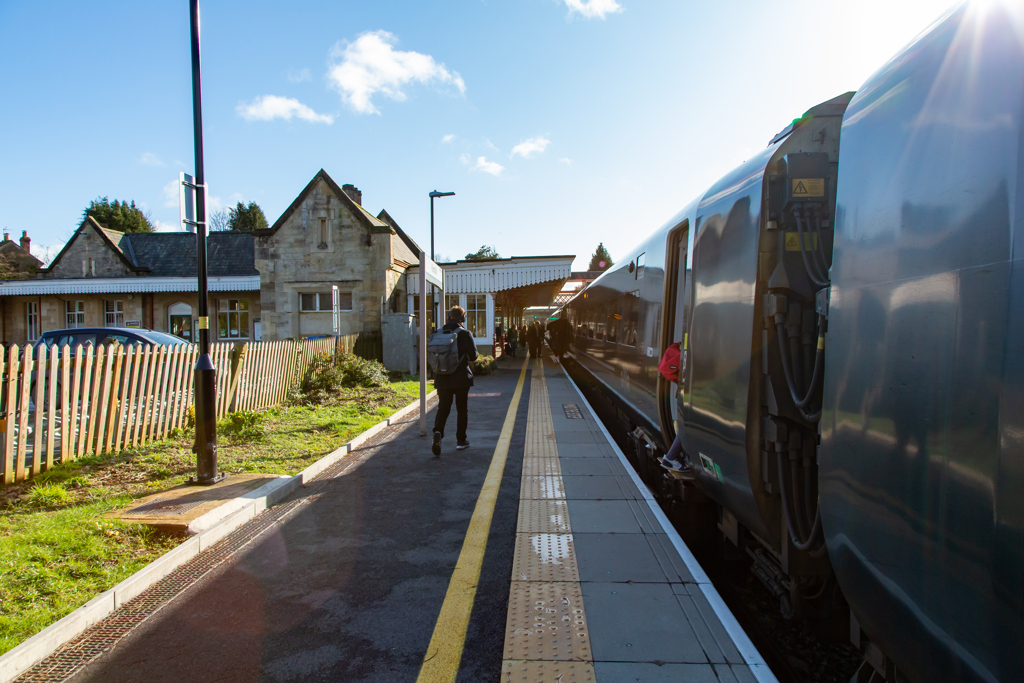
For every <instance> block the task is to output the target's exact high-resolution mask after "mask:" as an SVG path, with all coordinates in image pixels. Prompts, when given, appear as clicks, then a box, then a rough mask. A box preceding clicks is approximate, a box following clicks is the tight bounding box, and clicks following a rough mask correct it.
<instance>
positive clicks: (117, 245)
mask: <svg viewBox="0 0 1024 683" xmlns="http://www.w3.org/2000/svg"><path fill="white" fill-rule="evenodd" d="M86 227H89V228H91V229H92V230H94V231H95V232H96V234H97V235H99V236H100V239H102V240H103V241H104V243H106V245H107V246H108V247H110V249H111V250H112V251H113V252H114V253H115V254H117V256H118V257H119V258H120V259H121V262H122V263H124V265H125V266H127V267H128V270H131V271H134V272H136V273H148V272H149V268H147V267H145V266H140V265H139V264H137V263H136V262H135V261H134V259H133V258H132V257H131V256H129V254H126V253H125V252H124V250H123V249H122V248H121V241H122V240H123V239H124V237H125V233H123V232H121V231H119V230H110V229H109V228H104V227H103V226H102V225H100V224H99V223H97V222H96V219H95V218H93V217H92V216H86V217H85V220H84V221H82V224H81V225H79V226H78V230H75V234H74V235H72V236H71V239H69V240H68V241H67V243H66V244H65V245H64V248H63V249H61V250H60V253H58V254H57V255H56V256H55V257H54V258H53V261H51V262H50V265H49V266H47V267H46V268H40V272H43V273H52V272H53V268H54V266H56V265H57V264H58V263H60V260H61V258H63V256H64V252H66V251H67V250H68V247H70V246H71V243H72V242H74V241H75V238H76V237H78V235H79V234H81V232H82V231H83V230H85V229H86Z"/></svg>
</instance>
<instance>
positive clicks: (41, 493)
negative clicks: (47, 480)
mask: <svg viewBox="0 0 1024 683" xmlns="http://www.w3.org/2000/svg"><path fill="white" fill-rule="evenodd" d="M71 500H72V498H71V494H69V493H68V490H67V489H66V488H64V485H63V484H43V485H41V486H40V485H36V486H34V487H32V490H31V491H30V492H29V495H28V502H29V505H31V506H33V507H39V508H53V507H59V506H61V505H67V504H68V503H70V502H71Z"/></svg>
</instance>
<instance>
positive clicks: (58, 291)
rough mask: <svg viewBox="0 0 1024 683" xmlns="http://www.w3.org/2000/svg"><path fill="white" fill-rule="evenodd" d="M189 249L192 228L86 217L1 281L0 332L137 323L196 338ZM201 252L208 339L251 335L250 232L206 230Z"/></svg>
mask: <svg viewBox="0 0 1024 683" xmlns="http://www.w3.org/2000/svg"><path fill="white" fill-rule="evenodd" d="M196 249H197V245H196V236H195V234H193V233H187V232H177V233H127V234H126V233H122V232H118V231H116V230H109V229H107V228H104V227H103V226H101V225H100V224H99V223H97V222H96V221H95V220H94V219H92V218H87V219H86V220H85V221H83V222H82V224H81V226H79V228H78V230H76V231H75V234H74V235H72V237H71V239H69V240H68V242H67V244H65V245H64V248H63V249H62V250H61V252H60V253H59V254H58V255H57V256H56V257H55V258H54V259H53V262H52V263H51V264H50V265H49V267H47V268H41V269H39V271H38V274H37V275H36V277H35V278H32V279H21V280H8V281H2V282H0V339H2V341H3V342H4V344H25V343H27V342H33V341H35V340H36V339H38V338H39V335H40V334H42V333H43V332H45V331H48V330H60V329H67V328H75V327H138V328H144V329H152V330H158V331H161V332H171V333H172V334H176V335H178V336H180V337H183V338H185V339H189V340H192V339H195V338H196V327H197V322H198V320H197V319H198V311H199V309H198V288H197V283H196ZM207 254H208V258H207V261H208V263H209V272H210V278H209V281H210V287H209V288H210V297H209V303H208V305H209V310H210V314H211V315H210V322H211V329H213V330H214V334H213V340H214V341H231V342H242V341H249V340H251V339H254V338H256V337H257V335H258V330H259V324H258V321H259V317H260V308H259V300H260V297H259V273H258V272H256V269H255V267H254V265H253V237H252V235H249V234H245V233H213V234H211V235H210V236H209V237H208V239H207Z"/></svg>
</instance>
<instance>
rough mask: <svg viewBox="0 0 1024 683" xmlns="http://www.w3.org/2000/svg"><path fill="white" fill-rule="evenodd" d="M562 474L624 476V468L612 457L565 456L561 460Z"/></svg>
mask: <svg viewBox="0 0 1024 683" xmlns="http://www.w3.org/2000/svg"><path fill="white" fill-rule="evenodd" d="M561 469H562V475H563V476H581V475H590V476H611V475H614V474H617V475H620V476H625V474H626V470H625V469H624V468H623V467H622V465H621V464H620V463H619V461H618V459H617V458H616V459H612V458H566V459H565V460H563V461H562V462H561Z"/></svg>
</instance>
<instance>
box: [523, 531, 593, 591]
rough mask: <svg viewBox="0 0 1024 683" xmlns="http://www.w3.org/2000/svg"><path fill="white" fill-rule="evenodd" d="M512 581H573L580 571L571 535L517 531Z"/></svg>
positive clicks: (576, 580) (576, 578) (577, 580)
mask: <svg viewBox="0 0 1024 683" xmlns="http://www.w3.org/2000/svg"><path fill="white" fill-rule="evenodd" d="M512 580H513V581H575V582H576V583H579V580H580V571H579V568H578V566H577V564H576V549H575V547H574V546H573V543H572V535H571V534H516V552H515V559H513V560H512Z"/></svg>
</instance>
